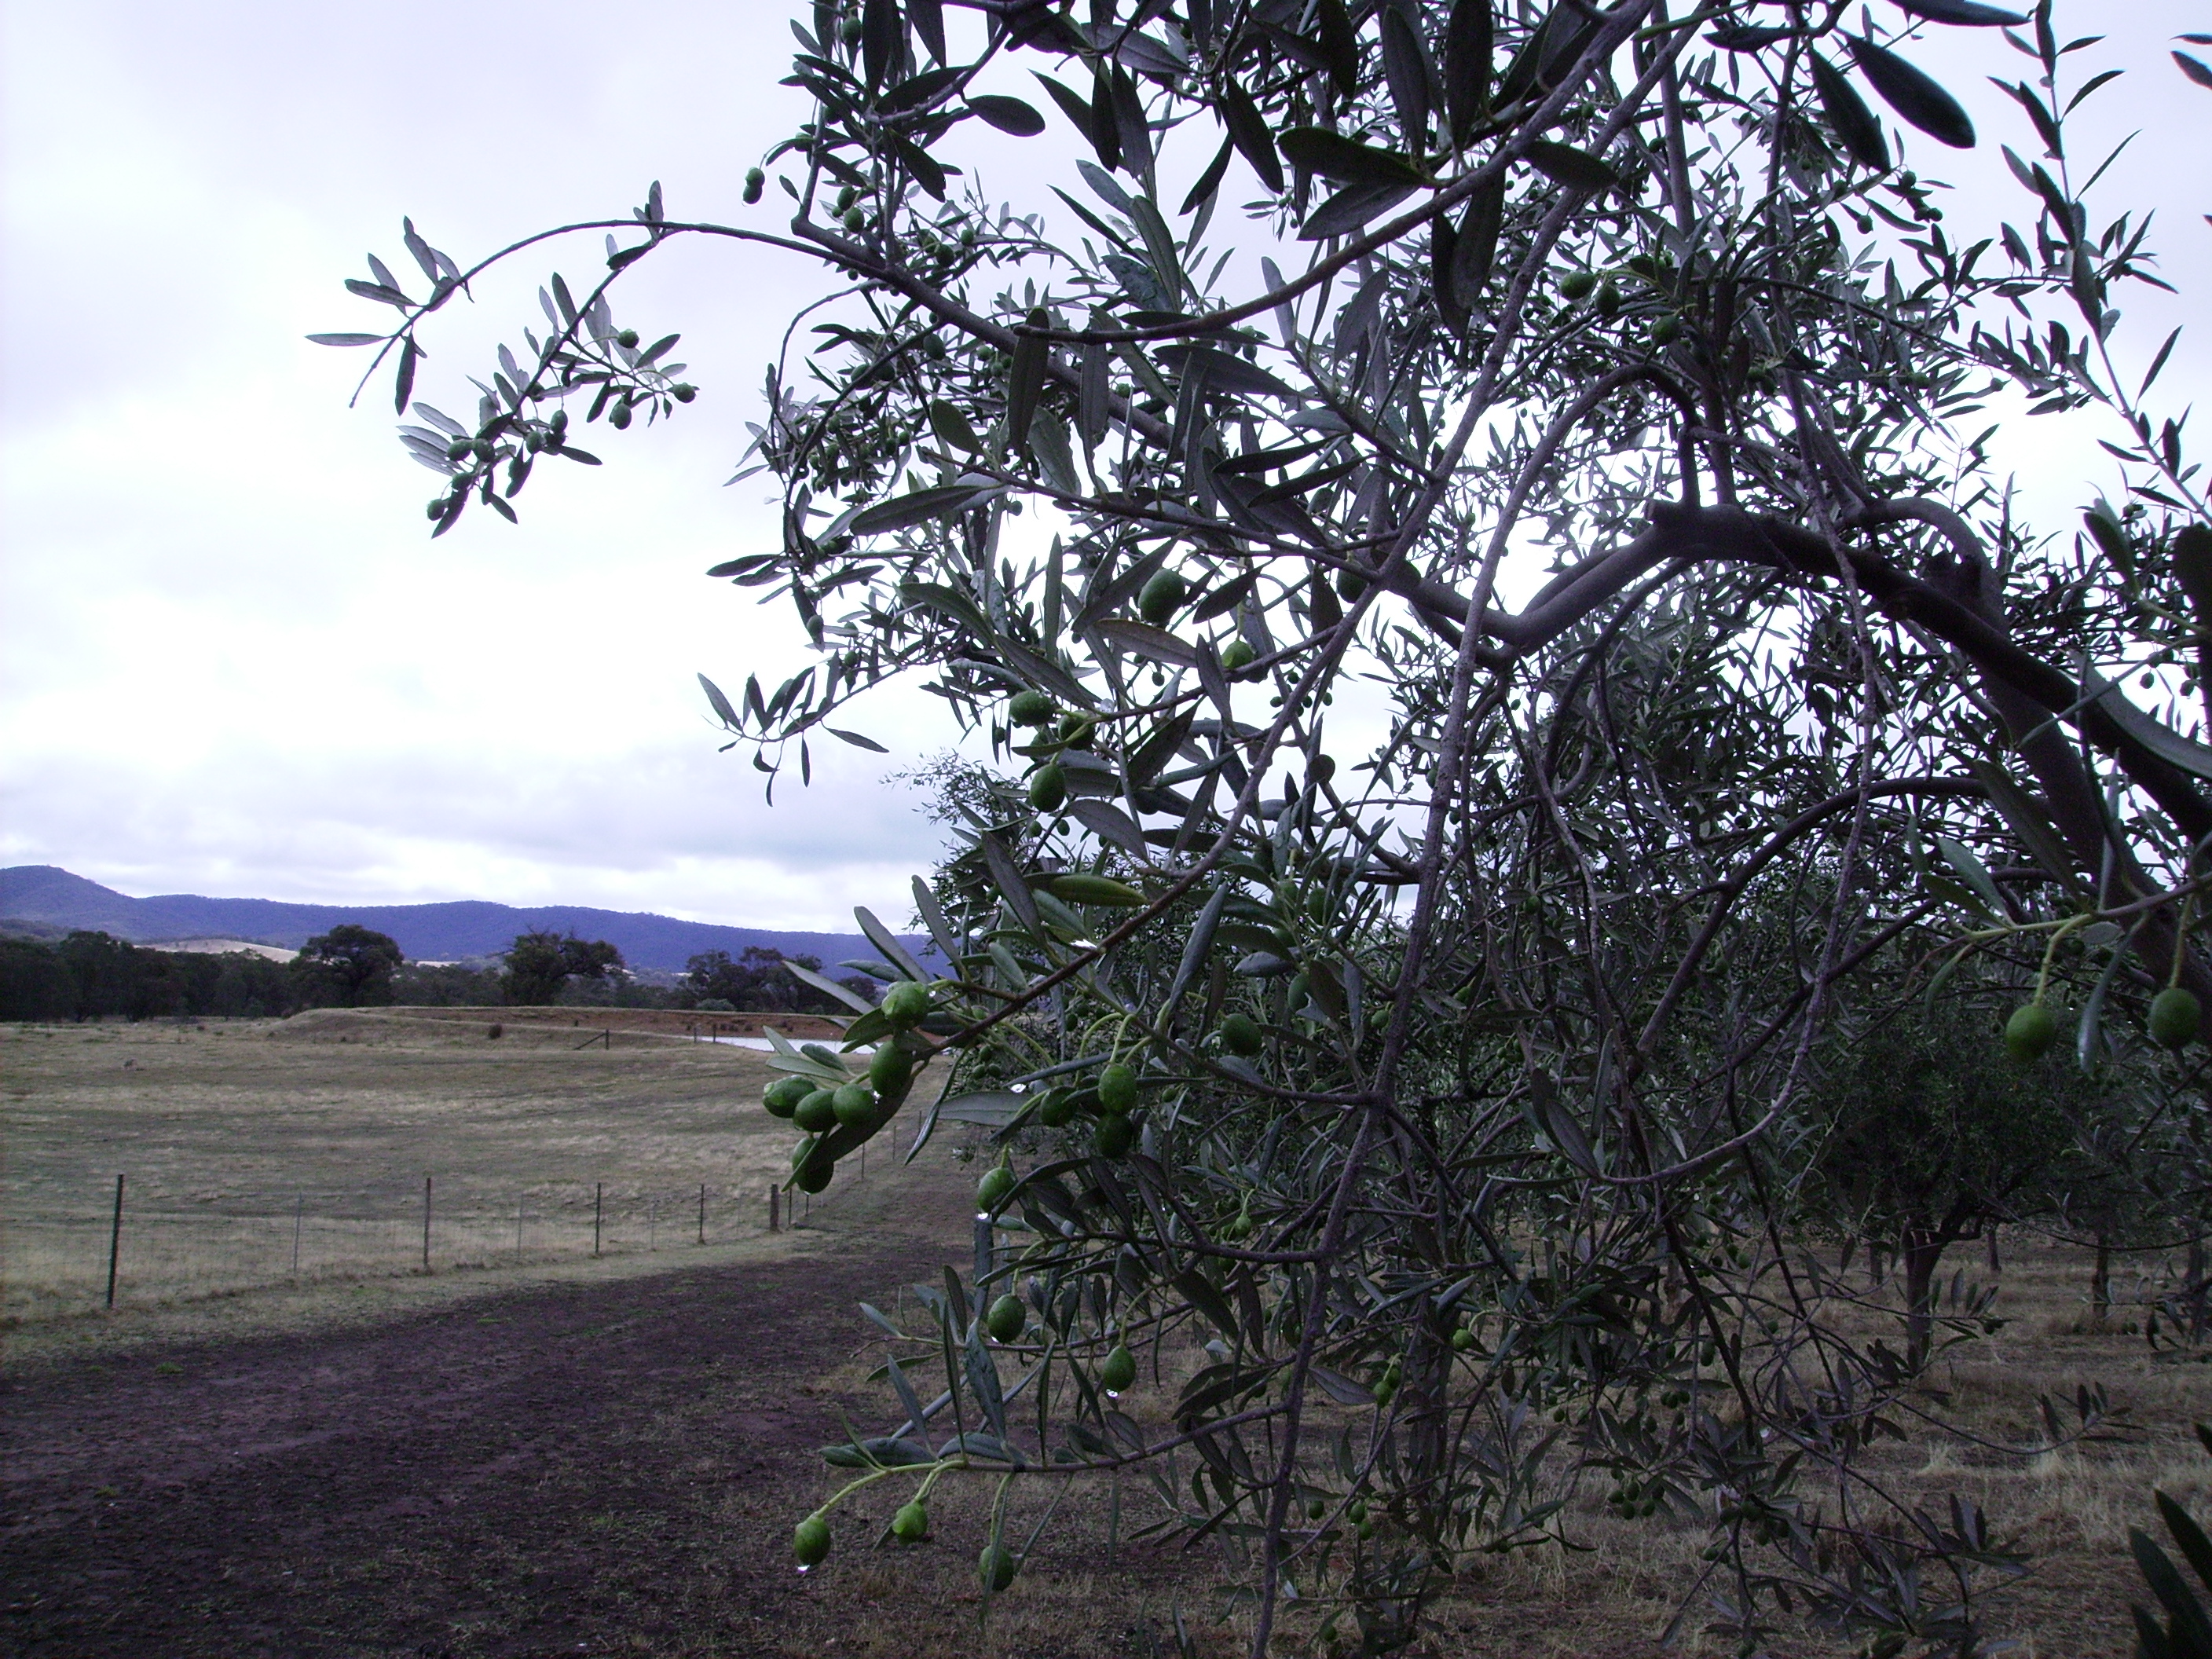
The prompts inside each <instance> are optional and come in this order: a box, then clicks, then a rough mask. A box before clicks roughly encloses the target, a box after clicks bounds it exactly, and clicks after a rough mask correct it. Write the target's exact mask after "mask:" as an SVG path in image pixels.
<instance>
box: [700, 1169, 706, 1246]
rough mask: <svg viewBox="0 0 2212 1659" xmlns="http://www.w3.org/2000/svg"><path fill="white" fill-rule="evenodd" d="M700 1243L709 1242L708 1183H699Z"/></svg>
mask: <svg viewBox="0 0 2212 1659" xmlns="http://www.w3.org/2000/svg"><path fill="white" fill-rule="evenodd" d="M699 1242H700V1243H702V1244H704V1243H706V1242H707V1183H706V1182H703V1181H702V1182H700V1183H699Z"/></svg>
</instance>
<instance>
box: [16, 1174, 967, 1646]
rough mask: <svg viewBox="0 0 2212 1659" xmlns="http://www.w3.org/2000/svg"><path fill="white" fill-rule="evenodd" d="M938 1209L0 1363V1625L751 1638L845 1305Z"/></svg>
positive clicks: (903, 1257)
mask: <svg viewBox="0 0 2212 1659" xmlns="http://www.w3.org/2000/svg"><path fill="white" fill-rule="evenodd" d="M948 1175H949V1176H951V1180H954V1181H957V1182H958V1183H959V1184H961V1185H963V1186H964V1184H965V1180H966V1177H965V1176H963V1175H957V1174H954V1173H953V1172H948ZM931 1184H932V1185H945V1184H949V1183H947V1182H933V1183H931ZM935 1196H937V1197H939V1198H940V1199H942V1198H944V1197H945V1196H946V1194H935ZM960 1211H961V1206H959V1204H958V1203H957V1201H953V1202H939V1203H937V1204H935V1205H933V1206H923V1205H919V1204H917V1205H915V1206H910V1213H912V1214H919V1215H926V1216H927V1218H928V1220H929V1222H933V1223H938V1224H940V1225H934V1226H933V1225H928V1224H927V1223H922V1224H917V1223H916V1222H915V1221H912V1220H909V1221H908V1223H907V1224H906V1225H905V1226H904V1227H898V1226H896V1225H893V1226H889V1227H884V1226H879V1227H878V1228H875V1229H873V1230H872V1231H869V1232H867V1233H866V1234H862V1233H850V1234H847V1235H844V1236H843V1237H842V1238H838V1237H836V1232H835V1230H836V1226H837V1224H836V1222H835V1221H830V1222H829V1223H828V1224H827V1229H826V1230H825V1231H826V1233H827V1235H828V1236H826V1237H823V1238H821V1239H819V1240H817V1241H816V1245H817V1248H815V1249H810V1250H809V1251H808V1252H807V1253H806V1254H804V1255H791V1256H787V1257H785V1258H782V1259H780V1260H770V1261H763V1262H760V1263H758V1264H756V1265H753V1266H750V1267H742V1268H728V1267H722V1268H701V1269H690V1270H685V1271H680V1272H675V1273H664V1274H659V1275H656V1276H653V1277H640V1278H632V1279H624V1280H619V1281H616V1282H611V1283H582V1284H556V1285H538V1286H534V1287H531V1288H528V1289H523V1290H513V1291H503V1292H500V1293H496V1294H494V1295H492V1296H489V1297H483V1298H479V1299H473V1300H468V1301H463V1302H459V1303H455V1304H449V1305H447V1306H443V1307H441V1308H437V1309H435V1310H431V1311H428V1312H424V1313H418V1314H415V1315H411V1316H406V1317H404V1318H401V1319H399V1320H398V1321H396V1322H388V1323H382V1324H378V1325H374V1326H371V1327H368V1328H358V1329H354V1330H349V1331H348V1330H340V1331H337V1332H334V1333H333V1332H321V1333H315V1332H296V1333H287V1334H278V1335H264V1336H258V1337H251V1338H246V1339H241V1340H228V1341H219V1342H212V1343H197V1344H185V1345H172V1346H166V1347H163V1346H141V1347H137V1348H136V1349H133V1350H131V1351H129V1352H125V1353H121V1354H112V1353H111V1354H108V1355H106V1356H104V1357H102V1358H97V1359H82V1358H78V1359H71V1360H68V1361H65V1362H64V1363H59V1364H50V1365H46V1366H41V1367H40V1368H38V1369H36V1370H33V1371H30V1372H29V1373H27V1374H25V1375H22V1376H17V1377H15V1378H13V1379H10V1380H9V1382H7V1383H5V1385H4V1387H5V1403H4V1416H5V1419H6V1429H5V1434H6V1442H5V1443H6V1447H7V1455H6V1464H5V1486H4V1494H5V1505H6V1509H5V1519H4V1530H0V1559H4V1561H5V1565H4V1566H3V1567H0V1579H3V1580H4V1586H5V1588H4V1605H5V1612H4V1614H0V1645H4V1647H5V1649H6V1650H7V1651H9V1652H10V1653H13V1654H20V1655H25V1656H32V1655H37V1656H48V1655H52V1656H64V1655H66V1656H70V1659H78V1656H85V1659H90V1656H101V1655H115V1656H125V1655H128V1656H133V1659H144V1656H151V1655H161V1656H187V1655H197V1654H209V1655H216V1654H220V1655H223V1656H226V1659H242V1656H249V1655H262V1654H266V1655H270V1656H278V1655H282V1656H287V1659H290V1656H310V1655H347V1656H353V1655H369V1654H375V1655H393V1654H407V1655H441V1654H453V1655H460V1654H468V1655H478V1654H482V1655H513V1656H521V1655H541V1654H543V1655H550V1654H555V1653H559V1654H576V1653H623V1652H648V1653H656V1654H660V1653H689V1652H695V1651H696V1652H732V1653H740V1652H765V1651H774V1650H776V1648H775V1646H774V1645H772V1644H770V1643H769V1642H767V1641H765V1640H763V1639H761V1638H758V1637H754V1638H748V1637H747V1636H746V1634H745V1632H746V1631H747V1630H748V1628H749V1627H754V1626H761V1627H762V1628H763V1629H765V1626H764V1624H763V1621H767V1620H780V1619H781V1617H782V1615H783V1614H785V1613H787V1611H788V1610H789V1608H788V1604H789V1602H790V1600H791V1594H792V1589H793V1575H792V1571H791V1567H790V1563H789V1556H788V1553H787V1552H788V1544H787V1540H788V1536H789V1532H788V1528H789V1527H790V1525H791V1524H792V1522H793V1519H794V1518H795V1514H797V1513H803V1512H804V1509H805V1503H804V1502H800V1501H799V1498H801V1497H802V1496H803V1495H804V1494H806V1493H811V1492H813V1491H814V1490H815V1489H816V1488H817V1487H818V1486H819V1483H820V1479H821V1470H822V1464H821V1462H820V1459H819V1457H818V1455H817V1451H816V1449H817V1448H818V1447H819V1446H820V1445H822V1444H823V1443H824V1442H825V1441H833V1440H836V1439H840V1438H842V1435H843V1431H842V1429H841V1428H840V1426H839V1416H838V1413H837V1410H836V1407H837V1406H838V1405H839V1404H840V1403H841V1401H840V1400H839V1399H838V1398H837V1397H836V1393H835V1391H834V1389H825V1388H824V1387H823V1379H825V1378H829V1377H830V1376H832V1374H833V1373H836V1372H837V1371H839V1370H840V1368H841V1367H843V1366H844V1365H845V1364H846V1362H847V1361H848V1359H849V1358H850V1357H851V1356H852V1355H853V1354H854V1351H855V1350H856V1349H858V1348H860V1347H862V1346H865V1345H866V1328H865V1327H864V1326H862V1325H861V1323H860V1320H859V1319H858V1317H857V1316H855V1315H854V1314H853V1312H852V1308H853V1304H854V1302H855V1301H856V1300H860V1299H862V1298H874V1297H883V1296H884V1295H886V1293H887V1292H888V1291H890V1289H891V1288H892V1287H894V1286H895V1285H898V1284H900V1283H902V1282H905V1281H906V1280H908V1279H918V1278H922V1277H925V1276H927V1277H934V1275H935V1272H936V1267H937V1264H938V1263H939V1261H943V1260H945V1259H948V1257H949V1256H951V1255H957V1249H956V1248H955V1247H957V1243H958V1242H959V1241H958V1239H957V1237H954V1236H953V1235H955V1234H957V1231H958V1228H959V1225H960V1223H961V1221H962V1219H963V1218H962V1216H961V1213H960ZM943 1223H950V1224H951V1226H950V1228H947V1227H945V1225H941V1224H943ZM823 1244H828V1245H829V1246H830V1247H831V1248H829V1249H822V1248H819V1246H820V1245H823ZM839 1246H842V1247H843V1248H839ZM842 1403H845V1404H847V1405H848V1407H854V1408H859V1409H866V1410H869V1411H871V1412H875V1411H879V1410H880V1407H878V1406H875V1405H873V1403H872V1402H869V1401H865V1400H864V1399H862V1398H859V1397H855V1398H853V1399H851V1400H849V1401H843V1402H842ZM806 1501H807V1502H811V1498H808V1499H806ZM794 1505H796V1508H794Z"/></svg>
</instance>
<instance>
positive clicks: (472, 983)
mask: <svg viewBox="0 0 2212 1659" xmlns="http://www.w3.org/2000/svg"><path fill="white" fill-rule="evenodd" d="M505 995H506V993H505V990H504V987H503V986H502V984H501V978H500V973H499V969H496V968H470V967H465V966H463V965H462V964H461V963H451V962H441V963H435V964H433V963H420V962H410V963H408V964H407V965H406V966H405V967H404V968H403V969H400V970H399V971H398V973H397V974H395V975H393V976H392V1000H393V1001H394V1002H401V1003H406V1004H408V1005H410V1006H414V1007H417V1008H476V1007H483V1006H486V1005H487V1004H490V1003H496V1002H500V1001H501V1000H504V998H505Z"/></svg>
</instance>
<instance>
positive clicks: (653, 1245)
mask: <svg viewBox="0 0 2212 1659" xmlns="http://www.w3.org/2000/svg"><path fill="white" fill-rule="evenodd" d="M645 1248H646V1249H648V1250H657V1249H659V1248H660V1200H659V1197H658V1196H656V1195H655V1194H652V1193H647V1194H646V1195H645Z"/></svg>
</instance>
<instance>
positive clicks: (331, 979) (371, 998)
mask: <svg viewBox="0 0 2212 1659" xmlns="http://www.w3.org/2000/svg"><path fill="white" fill-rule="evenodd" d="M405 960H406V957H405V956H404V954H403V953H402V952H401V951H400V949H399V944H398V940H396V939H393V938H392V936H391V935H390V934H388V933H378V932H376V931H375V930H374V928H369V927H359V926H356V924H355V923H353V922H349V921H345V922H340V923H339V924H338V925H337V927H333V928H331V931H330V932H329V933H318V934H317V935H316V936H315V937H314V938H313V939H309V940H308V941H307V944H306V945H304V946H302V947H301V951H300V954H299V955H298V957H295V958H294V960H293V963H292V970H293V972H294V974H295V975H297V976H298V978H299V981H300V983H301V1001H302V1002H303V1003H305V1004H307V1006H313V1007H324V1008H329V1007H338V1008H362V1007H371V1006H380V1005H382V1004H385V1003H388V1002H390V1001H391V1000H392V975H393V974H394V973H396V972H398V969H399V965H400V963H403V962H404V961H405Z"/></svg>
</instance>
